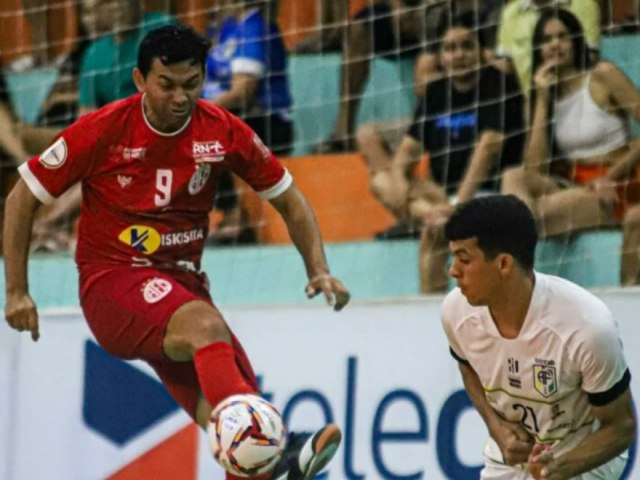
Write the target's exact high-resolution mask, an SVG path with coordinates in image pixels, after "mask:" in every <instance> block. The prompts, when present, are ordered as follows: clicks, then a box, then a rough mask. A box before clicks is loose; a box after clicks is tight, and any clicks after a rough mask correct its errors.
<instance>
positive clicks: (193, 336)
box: [163, 302, 231, 361]
mask: <svg viewBox="0 0 640 480" xmlns="http://www.w3.org/2000/svg"><path fill="white" fill-rule="evenodd" d="M221 341H222V342H227V343H230V342H231V334H230V332H229V329H228V327H227V325H226V323H225V321H224V319H223V318H222V315H221V314H220V312H218V310H216V309H215V308H213V307H211V306H210V305H208V304H206V303H204V302H192V304H188V305H185V306H183V307H181V308H179V309H178V310H177V311H176V313H175V314H174V315H173V316H172V317H171V320H170V321H169V325H168V326H167V331H166V334H165V338H164V342H163V347H164V350H165V353H166V354H167V355H168V356H169V358H171V359H173V360H177V361H185V360H190V359H192V358H193V356H194V355H195V352H196V351H197V350H199V349H200V348H202V347H204V346H206V345H209V344H211V343H214V342H221Z"/></svg>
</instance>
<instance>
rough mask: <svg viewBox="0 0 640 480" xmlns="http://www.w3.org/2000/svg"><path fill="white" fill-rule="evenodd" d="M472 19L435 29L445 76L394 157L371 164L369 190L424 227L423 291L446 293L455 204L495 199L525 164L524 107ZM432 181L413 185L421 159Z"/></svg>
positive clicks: (429, 91) (430, 90) (450, 20)
mask: <svg viewBox="0 0 640 480" xmlns="http://www.w3.org/2000/svg"><path fill="white" fill-rule="evenodd" d="M475 25H476V22H475V20H474V16H473V14H471V13H467V14H464V15H459V16H454V17H450V16H446V17H444V18H443V19H442V21H441V22H440V25H439V27H438V32H439V35H438V38H440V45H439V57H440V62H441V66H442V69H443V71H444V72H445V76H444V77H443V78H441V79H439V80H436V81H434V82H431V83H429V84H428V85H427V86H426V92H425V95H424V97H425V100H424V101H423V102H421V103H420V105H419V106H418V108H417V110H416V113H415V117H414V123H413V125H412V126H411V127H410V129H409V131H408V133H407V134H406V135H405V136H404V137H403V139H402V141H401V143H400V146H399V147H398V149H397V151H396V152H395V154H394V155H393V156H391V155H382V154H380V155H377V156H375V157H372V158H369V159H368V160H369V168H370V170H371V174H372V177H371V189H372V191H373V192H374V194H375V195H376V196H377V198H378V199H379V200H380V201H381V202H382V203H383V204H384V205H385V206H386V207H387V208H388V209H389V210H390V211H391V212H392V213H393V214H394V215H395V216H396V218H398V220H405V219H408V218H419V219H421V220H422V221H423V222H424V233H423V238H422V242H421V252H420V257H421V259H420V263H421V267H420V274H421V289H422V291H423V292H424V293H429V292H434V291H442V290H444V289H445V288H446V286H447V272H446V258H447V253H446V241H445V240H444V236H443V235H442V226H443V224H444V222H445V221H446V219H447V218H448V216H449V214H450V213H451V212H452V210H453V205H454V204H455V202H456V201H465V200H468V199H470V198H472V197H473V196H475V195H476V194H479V193H480V192H482V191H484V190H489V191H495V190H497V187H498V184H499V174H500V171H501V169H502V168H503V167H505V166H507V165H514V164H518V163H519V162H520V156H521V150H522V139H523V138H522V137H523V131H524V115H523V100H522V95H521V93H520V91H519V89H518V85H517V80H516V79H515V77H514V76H513V75H508V74H507V75H505V74H504V73H502V72H501V71H499V70H497V69H496V68H494V67H493V66H490V65H486V64H484V63H483V61H482V43H481V38H480V37H479V35H478V30H477V29H476V28H475ZM425 151H426V152H428V154H429V166H430V174H429V176H428V178H426V179H413V177H412V169H413V167H414V166H415V165H416V164H417V163H418V162H419V161H420V158H421V156H422V154H423V152H425Z"/></svg>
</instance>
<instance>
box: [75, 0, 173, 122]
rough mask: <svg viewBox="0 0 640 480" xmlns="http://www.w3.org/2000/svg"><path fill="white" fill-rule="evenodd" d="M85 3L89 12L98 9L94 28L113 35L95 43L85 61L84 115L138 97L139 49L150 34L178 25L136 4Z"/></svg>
mask: <svg viewBox="0 0 640 480" xmlns="http://www.w3.org/2000/svg"><path fill="white" fill-rule="evenodd" d="M84 1H85V2H86V4H85V8H86V9H88V8H92V7H93V9H94V17H93V18H94V21H95V25H94V26H93V28H94V29H95V30H96V31H97V32H102V31H105V30H106V31H108V32H110V33H107V34H105V35H102V36H101V37H99V38H97V39H96V40H95V41H93V42H92V43H91V45H89V47H88V48H87V51H86V52H85V54H84V56H83V58H82V64H81V68H80V96H79V99H78V102H79V104H80V115H82V114H84V113H88V112H91V111H93V110H95V109H97V108H100V107H102V106H104V105H106V104H107V103H109V102H113V101H114V100H119V99H121V98H125V97H127V96H129V95H132V94H133V93H135V92H136V87H135V85H134V83H133V80H132V78H131V71H132V70H133V67H135V64H136V58H137V54H138V45H139V44H140V42H141V41H142V38H143V37H144V36H145V35H146V34H147V32H149V31H151V30H152V29H154V28H156V27H159V26H161V25H164V24H168V23H173V22H174V20H173V18H172V17H170V16H169V15H167V14H166V13H162V12H151V13H143V12H142V4H141V3H140V2H138V1H136V0H84ZM85 18H86V17H85Z"/></svg>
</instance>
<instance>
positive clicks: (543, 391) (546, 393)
mask: <svg viewBox="0 0 640 480" xmlns="http://www.w3.org/2000/svg"><path fill="white" fill-rule="evenodd" d="M533 386H534V388H535V389H536V391H537V392H538V393H539V394H540V395H542V396H543V397H544V398H548V397H550V396H551V395H553V394H554V393H557V391H558V378H557V376H556V368H555V367H552V366H550V365H548V364H540V363H535V364H534V365H533Z"/></svg>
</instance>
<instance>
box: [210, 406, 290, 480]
mask: <svg viewBox="0 0 640 480" xmlns="http://www.w3.org/2000/svg"><path fill="white" fill-rule="evenodd" d="M207 436H208V438H209V447H210V448H211V452H212V453H213V457H214V458H215V459H216V461H217V462H218V463H219V464H220V465H221V466H222V468H224V469H225V470H226V471H227V472H229V473H232V474H233V475H237V476H239V477H251V476H254V475H258V474H260V473H264V472H267V471H269V470H271V469H272V468H274V467H275V466H276V464H277V463H278V460H280V457H281V455H282V452H283V450H284V448H285V446H286V429H285V427H284V424H283V423H282V417H280V414H279V413H278V411H277V410H276V409H275V407H274V406H273V405H271V404H270V403H269V402H267V401H266V400H264V399H262V398H260V397H258V396H256V395H233V396H231V397H228V398H226V399H225V400H223V401H222V402H220V403H219V404H218V405H217V406H216V408H215V409H214V410H213V412H211V418H210V419H209V425H208V426H207Z"/></svg>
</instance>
